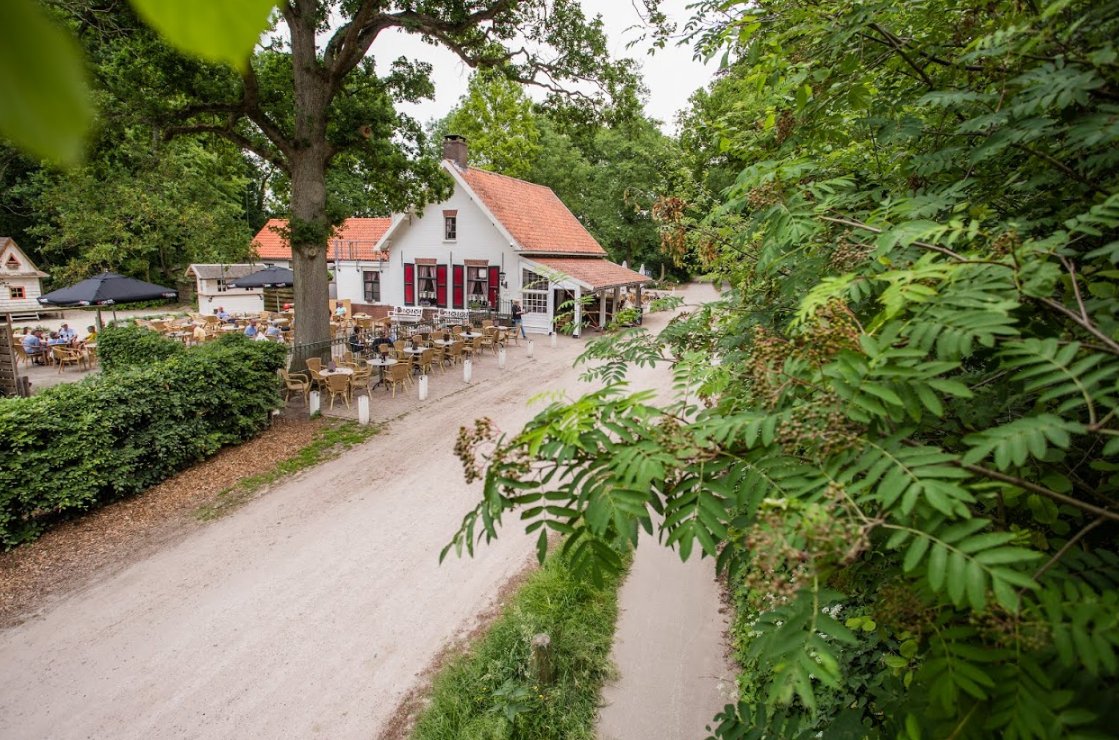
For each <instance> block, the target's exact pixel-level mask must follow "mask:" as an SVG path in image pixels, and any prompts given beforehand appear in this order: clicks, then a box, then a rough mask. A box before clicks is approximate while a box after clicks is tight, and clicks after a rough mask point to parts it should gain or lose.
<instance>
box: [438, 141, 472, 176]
mask: <svg viewBox="0 0 1119 740" xmlns="http://www.w3.org/2000/svg"><path fill="white" fill-rule="evenodd" d="M467 155H468V150H467V146H466V137H465V136H459V135H458V134H447V135H446V136H444V137H443V159H449V160H451V161H452V162H454V163H455V165H457V166H458V168H459V169H460V170H465V169H466V167H467V164H466V163H467Z"/></svg>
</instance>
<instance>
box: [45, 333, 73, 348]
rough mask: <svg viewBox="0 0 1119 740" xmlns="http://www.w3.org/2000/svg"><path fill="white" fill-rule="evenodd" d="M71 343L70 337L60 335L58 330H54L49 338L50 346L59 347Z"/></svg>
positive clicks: (48, 344)
mask: <svg viewBox="0 0 1119 740" xmlns="http://www.w3.org/2000/svg"><path fill="white" fill-rule="evenodd" d="M69 343H70V340H69V339H63V338H62V337H60V336H59V335H58V332H56V331H52V332H51V336H50V339H48V340H47V346H48V347H58V346H61V345H64V344H69Z"/></svg>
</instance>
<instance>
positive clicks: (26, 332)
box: [20, 323, 97, 365]
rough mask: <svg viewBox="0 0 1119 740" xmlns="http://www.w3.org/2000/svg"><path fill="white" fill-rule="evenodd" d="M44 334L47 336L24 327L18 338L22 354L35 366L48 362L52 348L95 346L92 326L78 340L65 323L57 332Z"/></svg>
mask: <svg viewBox="0 0 1119 740" xmlns="http://www.w3.org/2000/svg"><path fill="white" fill-rule="evenodd" d="M46 334H47V336H44V331H43V330H42V329H31V328H30V327H24V329H23V335H22V336H21V337H20V344H21V345H22V346H23V351H24V353H25V354H26V355H27V356H28V357H29V358H31V361H32V362H33V363H35V364H36V365H46V364H47V363H49V362H50V357H51V351H52V349H51V348H52V347H65V348H67V349H74V350H84V349H86V348H87V347H89V346H90V345H94V346H96V343H97V329H96V328H94V327H92V326H91V327H89V328H88V329H86V333H85V335H84V336H82V337H80V338H79V337H78V332H76V331H74V330H73V329H72V328H70V325H69V324H65V323H64V324H63V325H62V326H60V327H59V328H58V330H57V331H52V332H47V333H46Z"/></svg>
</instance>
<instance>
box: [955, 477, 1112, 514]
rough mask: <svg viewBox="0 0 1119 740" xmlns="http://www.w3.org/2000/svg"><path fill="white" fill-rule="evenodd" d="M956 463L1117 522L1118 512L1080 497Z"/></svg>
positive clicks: (992, 478) (993, 478)
mask: <svg viewBox="0 0 1119 740" xmlns="http://www.w3.org/2000/svg"><path fill="white" fill-rule="evenodd" d="M958 465H959V466H960V467H961V468H963V469H964V470H966V471H968V472H970V473H975V474H976V475H981V476H983V477H984V478H990V479H991V480H997V481H1002V482H1003V483H1009V484H1011V485H1013V486H1017V487H1018V488H1022V489H1024V490H1027V491H1032V492H1033V493H1037V494H1041V495H1042V496H1046V497H1048V498H1051V499H1053V500H1054V501H1060V502H1061V503H1062V504H1068V505H1069V506H1073V507H1075V508H1077V509H1080V510H1082V511H1088V512H1091V513H1093V514H1095V515H1096V516H1098V517H1101V518H1103V519H1111V520H1113V521H1117V522H1119V512H1115V511H1111V510H1110V509H1104V508H1101V507H1099V506H1095V505H1094V504H1089V503H1087V502H1086V501H1081V500H1080V499H1078V498H1073V497H1072V496H1066V495H1065V494H1063V493H1057V492H1056V491H1053V490H1050V489H1048V488H1046V487H1044V486H1039V485H1037V484H1036V483H1030V482H1029V481H1028V480H1022V479H1021V478H1015V477H1014V476H1013V475H1006V474H1005V473H1000V472H998V471H997V470H991V469H989V468H984V467H982V466H980V465H968V464H967V463H958Z"/></svg>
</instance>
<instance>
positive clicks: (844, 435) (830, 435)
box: [778, 394, 863, 461]
mask: <svg viewBox="0 0 1119 740" xmlns="http://www.w3.org/2000/svg"><path fill="white" fill-rule="evenodd" d="M862 431H863V430H862V428H861V427H859V425H857V424H856V423H855V422H853V421H851V420H850V419H849V418H847V415H846V414H844V413H843V406H842V404H841V402H840V400H839V398H838V397H837V396H834V395H831V394H829V395H827V396H825V397H819V396H817V397H815V398H813V400H812V402H811V403H807V404H804V405H801V406H798V407H797V408H796V410H795V412H794V413H793V414H791V415H790V416H789V417H788V418H786V419H783V420H782V421H781V424H780V426H779V427H778V432H779V435H778V436H779V439H780V442H781V446H782V447H783V448H784V449H785V451H786V452H787V453H788V454H790V455H796V456H806V457H812V458H814V459H816V460H818V461H823V460H825V459H827V458H829V457H831V456H832V455H836V454H838V453H840V452H843V451H844V450H849V449H851V448H852V447H855V446H856V445H857V444H858V442H859V439H860V435H861V434H862Z"/></svg>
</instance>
